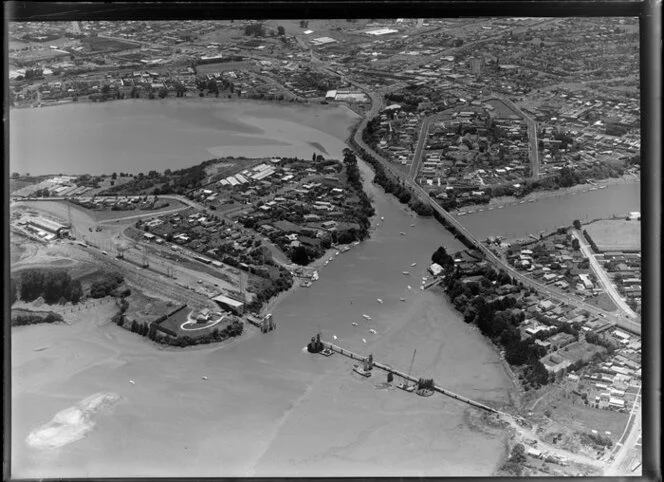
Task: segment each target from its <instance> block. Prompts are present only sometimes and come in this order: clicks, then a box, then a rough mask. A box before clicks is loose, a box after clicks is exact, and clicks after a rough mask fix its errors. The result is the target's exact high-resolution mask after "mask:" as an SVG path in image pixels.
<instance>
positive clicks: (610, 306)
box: [585, 293, 618, 311]
mask: <svg viewBox="0 0 664 482" xmlns="http://www.w3.org/2000/svg"><path fill="white" fill-rule="evenodd" d="M585 301H586V303H588V304H590V305H593V306H596V307H597V308H599V309H601V310H605V311H616V310H617V309H618V308H617V307H616V305H615V304H614V303H613V300H611V297H610V296H609V295H608V294H607V293H600V294H599V295H597V296H591V297H590V298H586V300H585Z"/></svg>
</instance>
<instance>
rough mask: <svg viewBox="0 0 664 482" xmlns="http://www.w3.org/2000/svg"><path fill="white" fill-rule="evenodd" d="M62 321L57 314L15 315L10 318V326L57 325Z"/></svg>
mask: <svg viewBox="0 0 664 482" xmlns="http://www.w3.org/2000/svg"><path fill="white" fill-rule="evenodd" d="M60 321H62V315H59V314H57V313H53V312H50V313H48V314H46V316H44V315H40V314H37V313H35V314H30V315H17V316H15V317H13V318H12V322H11V325H12V326H25V325H36V324H38V323H58V322H60Z"/></svg>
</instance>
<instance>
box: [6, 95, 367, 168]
mask: <svg viewBox="0 0 664 482" xmlns="http://www.w3.org/2000/svg"><path fill="white" fill-rule="evenodd" d="M71 104H74V103H69V104H64V103H63V104H57V105H58V106H61V107H63V106H66V105H71ZM85 104H87V105H86V106H84V107H82V108H80V109H79V108H77V107H63V110H60V111H57V110H50V111H45V112H43V113H39V112H37V111H36V110H35V109H18V108H13V109H10V118H11V119H10V122H11V123H12V125H13V126H14V130H13V131H14V134H13V135H12V141H13V142H12V146H13V147H12V152H11V153H10V161H11V162H10V169H11V170H13V171H17V172H23V173H25V171H27V172H31V171H32V172H33V174H35V176H48V175H54V174H53V172H51V174H45V173H43V172H42V171H41V170H40V169H38V166H37V165H35V166H33V164H35V163H36V160H35V159H36V157H35V156H36V155H37V154H35V153H33V154H30V155H28V156H27V157H26V158H25V159H23V155H22V154H21V152H22V151H21V149H27V146H29V141H28V140H27V139H26V129H27V127H22V126H24V125H25V126H27V125H30V124H27V122H32V121H36V120H40V119H41V118H43V120H40V121H39V122H38V123H37V126H36V127H35V129H37V130H40V129H44V127H43V124H44V123H46V122H56V121H57V119H60V118H64V119H71V120H72V123H73V125H72V127H71V128H72V129H82V132H83V133H88V135H90V133H91V132H92V131H91V130H90V126H89V125H87V124H82V123H81V122H80V121H78V120H77V119H79V118H90V119H91V120H92V121H93V122H96V121H97V119H98V118H99V117H100V116H103V115H105V111H106V110H109V109H110V111H109V112H111V113H113V114H112V117H113V119H116V120H118V119H120V118H122V116H125V117H126V115H128V114H131V112H133V111H135V110H138V111H139V112H143V111H145V112H146V113H147V115H148V116H150V117H151V118H152V117H155V116H157V121H158V122H159V124H160V125H161V123H163V122H170V123H171V124H172V126H171V124H165V125H166V127H169V126H171V127H173V126H175V129H174V131H173V132H174V134H175V136H176V137H175V139H180V141H179V143H178V144H176V145H173V146H172V147H173V149H172V152H170V151H169V152H170V153H169V154H168V155H167V156H165V157H164V156H161V157H160V156H156V155H155V154H154V152H153V151H152V150H151V151H148V152H144V149H143V148H141V147H140V144H137V142H139V141H138V138H136V136H133V135H132V136H130V137H129V139H128V141H127V142H128V144H127V146H126V147H125V151H126V152H125V153H124V157H122V158H121V160H120V161H119V164H113V169H114V170H116V171H126V172H128V173H133V174H137V173H138V172H139V171H141V170H144V171H146V172H147V170H148V169H153V170H157V171H158V172H162V171H163V170H165V169H171V170H177V169H181V168H183V167H193V166H197V165H199V164H201V163H203V162H206V161H210V160H213V159H219V158H230V157H236V158H240V157H245V158H252V159H255V158H269V157H275V156H277V157H298V158H302V159H307V158H310V156H311V151H312V150H314V151H315V150H316V149H317V146H316V145H315V144H311V141H315V142H316V143H318V144H320V146H322V147H323V149H324V150H325V151H326V152H328V154H327V155H326V156H325V157H326V158H328V159H339V160H340V159H341V157H342V156H341V150H342V149H343V148H345V147H347V144H346V140H347V138H348V136H349V134H350V133H351V132H352V129H353V128H354V126H355V125H356V124H357V122H358V120H359V119H361V117H360V116H358V114H357V113H355V112H353V111H352V109H349V108H348V107H347V106H346V105H343V104H328V105H322V104H319V103H307V104H304V103H289V102H283V101H276V102H275V101H266V100H256V99H244V98H239V99H222V98H194V97H191V98H184V99H183V98H166V99H159V100H158V101H153V100H148V99H122V100H115V101H112V102H104V103H100V102H97V103H85ZM93 104H97V107H93V106H92V105H93ZM101 104H105V105H103V106H102V105H101ZM76 109H78V110H76ZM182 109H184V110H182ZM181 110H182V112H183V113H180V111H181ZM19 111H23V112H19ZM210 116H211V117H212V118H215V119H216V118H219V119H221V120H222V124H221V126H220V128H219V129H216V127H215V126H214V125H211V126H207V125H206V127H210V128H209V129H203V130H202V131H200V132H201V134H200V135H201V136H202V137H201V138H200V139H199V140H198V141H197V142H193V143H191V145H190V144H189V141H187V138H186V137H183V136H184V135H185V134H183V132H186V130H187V129H192V126H193V127H194V128H195V127H200V126H198V124H196V122H198V121H199V120H201V119H203V120H204V119H206V118H208V117H210ZM14 117H15V118H14ZM30 119H32V121H31V120H30ZM49 119H51V120H50V121H49ZM160 119H161V120H160ZM201 121H202V120H201ZM226 121H228V122H230V124H228V125H226V124H225V122H226ZM136 122H138V124H136ZM136 122H132V125H134V124H136V125H140V122H139V121H136ZM192 123H193V124H192ZM235 123H239V124H247V125H251V126H253V127H255V128H258V129H259V130H255V129H254V130H253V131H251V132H248V131H246V130H245V129H244V128H242V129H239V130H238V128H237V126H235ZM208 124H209V123H208ZM215 125H216V124H215ZM39 126H42V127H39ZM258 126H260V127H258ZM155 129H156V127H154V126H153V128H149V129H148V130H147V131H146V132H148V134H146V135H148V137H149V138H150V139H151V142H158V143H161V144H163V143H164V142H165V143H167V144H168V143H169V138H168V137H167V136H165V134H164V133H163V132H162V131H163V130H155ZM215 129H216V130H215ZM125 130H126V129H125ZM212 131H215V132H216V134H213V133H212ZM257 132H259V134H257ZM21 133H23V134H21ZM62 133H63V135H65V137H68V136H69V135H70V134H69V130H68V129H65V130H63V131H62ZM120 135H124V136H126V135H127V133H126V132H123V130H122V129H121V128H119V127H116V128H113V129H111V130H110V133H109V136H110V137H113V136H116V137H117V136H120ZM178 136H179V137H178ZM110 137H107V140H108V139H109V138H110ZM44 142H45V143H46V144H45V145H49V146H50V145H51V144H53V145H54V146H56V147H57V145H58V144H57V142H62V140H61V139H60V140H56V139H55V138H54V136H53V135H48V136H46V138H45V141H44ZM143 142H145V141H144V140H143ZM54 143H55V144H54ZM89 144H90V141H86V142H85V143H83V144H82V145H83V146H85V145H89ZM93 144H94V145H95V146H96V148H101V149H106V150H108V149H111V148H112V146H110V145H107V144H108V142H106V141H104V142H102V141H100V142H97V143H93ZM222 144H223V146H225V147H223V148H222ZM21 146H23V147H21ZM54 148H55V147H53V149H54ZM40 149H41V150H38V151H35V152H37V153H39V152H41V151H43V150H44V149H42V148H40ZM81 149H82V147H78V148H77V149H74V151H73V155H72V156H70V159H69V160H67V161H66V162H65V161H64V160H63V161H62V162H59V165H60V166H61V167H52V169H53V170H55V169H57V170H55V171H54V172H55V173H57V174H60V173H62V174H65V173H66V174H68V175H73V176H77V175H81V174H90V175H94V176H97V175H109V174H111V170H110V169H111V168H110V167H109V166H110V165H111V164H109V163H108V162H106V163H105V164H100V163H99V162H96V163H93V164H90V165H88V163H84V164H85V165H84V166H83V167H82V166H81V165H78V164H72V159H77V158H78V157H79V156H83V154H81V152H80V151H81ZM26 152H27V151H26ZM320 152H321V153H323V150H321V151H320ZM128 156H134V157H136V158H141V159H143V160H141V162H140V163H138V165H137V164H136V163H134V164H128V163H127V162H128V161H127V159H128V158H129V157H128ZM106 157H108V156H106ZM106 157H104V156H102V158H104V159H106ZM183 159H185V161H183ZM107 160H108V159H107ZM85 166H87V167H85ZM30 168H32V169H30Z"/></svg>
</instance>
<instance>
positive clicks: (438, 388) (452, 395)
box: [321, 340, 503, 415]
mask: <svg viewBox="0 0 664 482" xmlns="http://www.w3.org/2000/svg"><path fill="white" fill-rule="evenodd" d="M321 343H322V344H323V346H324V347H325V348H326V349H329V350H330V351H333V352H336V353H339V354H340V355H344V356H347V357H348V358H351V359H353V360H356V361H359V362H366V360H368V359H369V357H367V356H363V355H359V354H357V353H354V352H352V351H350V350H347V349H345V348H341V347H340V346H337V345H334V344H333V343H330V342H328V341H325V340H321ZM372 365H373V367H374V368H378V369H380V370H383V371H386V372H387V373H392V374H393V375H396V376H398V377H401V378H403V379H404V380H409V381H411V382H413V383H417V382H418V381H419V379H418V378H417V377H414V376H412V375H410V374H409V373H404V372H402V371H401V370H397V369H395V368H393V367H391V366H388V365H385V364H384V363H379V362H377V361H376V360H375V359H373V361H372ZM433 389H434V391H436V392H438V393H442V394H443V395H445V396H447V397H450V398H453V399H455V400H458V401H460V402H463V403H466V404H468V405H471V406H473V407H475V408H479V409H480V410H485V411H487V412H491V413H495V414H498V415H503V413H502V412H500V411H498V410H496V409H495V408H491V407H489V406H488V405H484V404H483V403H480V402H476V401H475V400H471V399H470V398H467V397H464V396H463V395H459V394H458V393H454V392H452V391H450V390H447V389H446V388H443V387H441V386H440V385H434V387H433Z"/></svg>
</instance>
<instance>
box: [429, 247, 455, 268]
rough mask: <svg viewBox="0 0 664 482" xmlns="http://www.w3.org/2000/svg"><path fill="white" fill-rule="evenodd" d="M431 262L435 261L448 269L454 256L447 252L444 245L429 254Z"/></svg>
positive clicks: (452, 263) (452, 264) (452, 262)
mask: <svg viewBox="0 0 664 482" xmlns="http://www.w3.org/2000/svg"><path fill="white" fill-rule="evenodd" d="M431 262H433V263H436V264H438V265H440V266H442V267H443V268H445V269H449V268H451V267H452V266H454V258H453V257H452V256H450V255H449V254H447V251H446V250H445V247H444V246H441V247H439V248H438V249H437V250H436V251H435V252H434V253H433V254H432V255H431Z"/></svg>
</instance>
